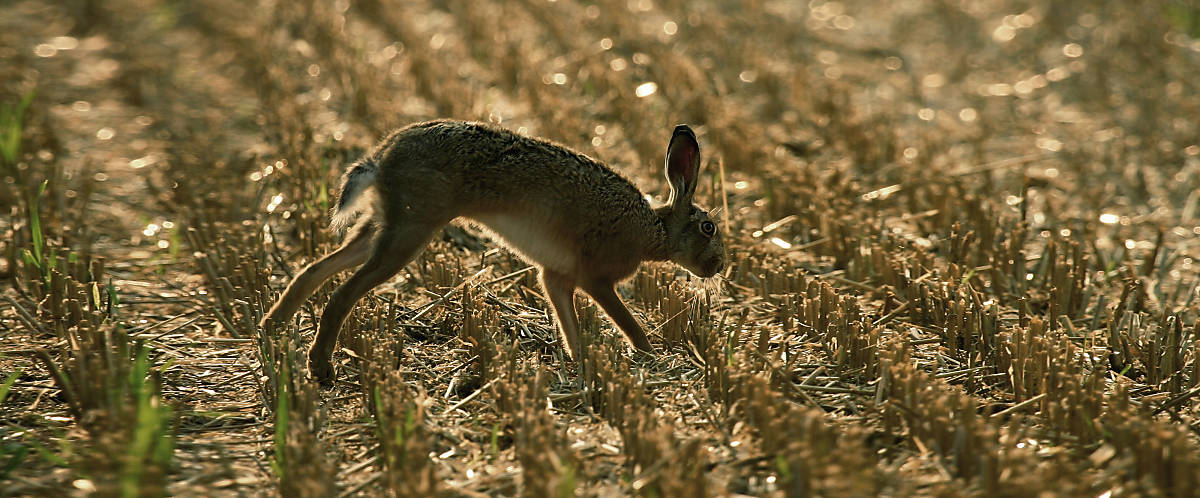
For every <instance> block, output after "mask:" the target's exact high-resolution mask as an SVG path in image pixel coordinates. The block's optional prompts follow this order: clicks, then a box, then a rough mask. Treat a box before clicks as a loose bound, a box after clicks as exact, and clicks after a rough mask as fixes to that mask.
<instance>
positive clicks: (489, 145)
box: [263, 121, 725, 381]
mask: <svg viewBox="0 0 1200 498" xmlns="http://www.w3.org/2000/svg"><path fill="white" fill-rule="evenodd" d="M699 169H700V145H699V144H698V143H697V142H696V135H695V133H693V132H692V130H691V128H689V127H687V126H685V125H680V126H678V127H676V128H675V132H674V134H673V135H672V136H671V142H670V145H668V146H667V158H666V175H667V180H668V181H669V182H670V185H671V197H670V199H669V200H668V202H667V204H666V205H664V206H662V207H659V208H651V206H650V204H649V203H648V202H647V200H646V198H645V197H644V196H643V195H642V193H641V192H640V191H639V190H638V189H637V188H636V187H634V186H633V184H632V183H630V182H629V180H627V179H625V178H624V177H622V176H621V175H619V174H617V173H616V172H614V171H613V170H611V169H609V168H608V167H607V166H605V165H603V164H601V163H599V162H597V161H596V160H594V159H592V158H590V157H587V156H585V155H583V154H580V153H577V152H574V151H572V150H570V149H567V148H566V147H563V146H561V145H557V144H554V143H552V142H549V141H546V140H541V139H537V138H530V137H525V136H521V135H518V134H515V133H512V132H510V131H507V130H504V129H500V128H496V127H492V126H489V125H486V124H481V123H465V122H459V121H430V122H426V123H419V124H414V125H411V126H408V127H406V128H403V129H401V130H398V131H395V132H393V133H392V134H390V135H389V136H388V137H387V138H386V139H384V140H383V142H382V143H381V144H380V145H379V146H377V147H376V148H375V150H373V151H371V152H370V153H369V154H367V156H366V157H364V158H363V159H360V160H359V161H358V162H357V163H355V164H354V165H353V166H352V167H351V168H350V169H349V170H348V171H347V172H346V174H345V175H344V176H343V179H342V187H341V194H340V196H339V198H338V202H337V207H336V208H335V212H334V215H333V226H334V227H335V228H336V227H341V226H344V225H346V224H348V222H349V221H351V220H352V219H353V218H354V217H355V214H356V213H357V212H359V211H368V212H369V216H363V219H362V220H360V221H359V222H358V223H357V224H356V225H355V227H354V228H353V230H352V231H351V234H350V235H349V237H348V239H347V241H346V242H345V243H344V244H343V245H342V246H341V247H340V248H338V249H337V250H335V251H334V252H332V253H330V254H329V255H327V256H325V257H323V258H321V259H320V260H317V261H316V262H314V263H312V264H310V265H308V267H307V268H305V269H304V270H303V271H301V272H300V274H299V275H296V277H295V279H294V280H292V282H291V284H289V285H288V287H287V290H285V291H284V292H283V295H282V296H281V297H280V298H279V302H278V303H276V304H275V306H274V307H273V308H271V311H270V313H269V314H268V315H267V317H266V318H264V319H263V324H264V325H265V324H266V323H267V322H268V321H274V322H276V323H281V322H283V321H286V320H288V319H289V318H290V317H291V316H292V315H293V314H294V313H295V312H296V310H297V309H299V308H300V306H301V305H302V304H303V303H304V301H305V300H307V299H308V297H309V296H310V295H311V294H312V293H313V292H315V291H316V290H317V288H318V287H320V286H321V284H322V283H324V282H325V280H327V279H328V278H329V277H331V276H333V275H334V274H335V273H337V272H339V271H341V270H344V269H347V268H350V267H352V266H357V265H362V267H361V268H359V269H358V271H356V272H355V273H354V275H353V276H351V277H350V279H349V280H348V281H347V282H346V283H345V285H342V287H341V288H339V289H337V291H335V292H334V293H333V295H332V296H331V297H330V299H329V304H328V305H327V306H326V307H325V311H324V313H323V314H322V315H321V322H320V327H319V330H318V332H317V338H316V340H315V342H314V343H313V345H312V348H311V349H310V350H309V360H308V361H309V368H310V371H311V372H312V374H313V376H315V377H316V378H318V379H321V380H324V381H327V380H329V379H331V378H332V377H333V365H332V363H331V362H330V358H331V356H332V354H333V350H334V345H335V344H336V342H337V337H338V331H339V330H340V329H341V327H342V322H343V321H344V320H345V318H346V315H347V313H349V311H350V309H351V307H352V306H354V303H355V302H357V301H358V300H359V298H361V297H362V296H363V295H364V294H366V293H367V291H370V290H371V289H372V288H374V287H375V286H377V285H379V284H381V283H383V282H385V281H387V280H388V279H389V278H391V277H392V276H393V275H395V274H396V273H397V272H399V271H400V269H402V268H404V266H405V265H406V264H408V262H410V261H412V260H413V258H414V257H416V255H417V254H418V253H419V252H420V250H421V249H422V248H424V246H425V245H426V244H427V243H428V242H429V240H430V238H431V237H432V236H433V234H434V233H435V232H436V231H437V230H438V229H440V228H442V227H443V226H444V225H446V224H447V223H449V222H450V221H451V220H453V219H455V218H459V217H463V218H469V219H472V220H475V221H477V222H479V223H481V224H482V225H484V226H485V227H486V228H488V229H490V230H491V231H492V232H493V233H494V234H495V235H497V236H499V238H500V239H503V241H504V242H505V243H506V244H507V245H508V247H510V248H511V249H513V250H514V251H516V252H517V253H519V254H521V255H522V256H523V257H524V258H525V259H527V260H529V261H531V262H532V263H534V264H536V265H537V266H538V267H539V268H540V270H541V274H540V277H541V283H542V287H543V289H544V291H545V293H546V297H547V299H548V300H549V302H550V306H551V308H553V309H554V314H555V316H556V317H557V322H558V328H559V331H560V332H561V334H562V338H563V340H564V342H565V344H566V347H567V351H568V354H570V355H571V356H572V357H573V358H578V357H579V354H580V352H581V351H580V342H579V319H578V316H577V315H576V313H575V302H574V297H573V296H574V294H575V289H577V288H580V289H583V290H584V291H585V292H587V293H588V294H589V295H591V296H592V299H594V300H595V301H596V303H598V304H599V305H600V307H601V308H603V309H604V311H605V312H606V313H608V316H609V318H611V319H612V320H613V322H615V323H616V324H617V326H618V327H620V329H621V330H622V331H623V332H624V333H625V336H626V337H628V338H629V341H630V342H631V343H632V344H633V346H635V347H637V348H638V349H640V350H643V351H651V350H652V348H651V346H650V341H649V340H648V339H647V338H646V333H645V332H643V331H642V327H641V326H640V325H639V324H638V322H637V320H636V319H635V318H634V317H633V315H632V314H631V313H630V312H629V309H628V308H626V307H625V304H624V303H623V302H621V299H620V298H619V297H618V296H617V293H616V291H615V285H616V283H617V282H618V281H620V280H622V279H624V278H627V277H629V276H630V275H632V274H633V272H634V270H636V269H637V267H638V265H639V264H640V263H641V262H642V261H665V260H670V261H674V262H676V263H678V264H680V265H682V266H683V267H684V268H686V269H687V270H688V271H690V272H692V273H694V274H696V275H700V276H702V277H711V276H713V275H714V274H716V273H717V272H718V271H720V270H721V269H722V268H723V267H724V266H725V250H724V247H723V245H722V242H721V235H720V233H719V232H718V231H717V226H716V224H714V222H713V220H712V219H711V218H710V217H709V215H708V213H707V212H706V211H705V210H703V209H700V208H699V207H697V206H695V205H694V204H692V194H693V193H694V192H695V191H696V181H697V179H698V176H699Z"/></svg>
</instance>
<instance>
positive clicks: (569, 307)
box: [540, 268, 582, 361]
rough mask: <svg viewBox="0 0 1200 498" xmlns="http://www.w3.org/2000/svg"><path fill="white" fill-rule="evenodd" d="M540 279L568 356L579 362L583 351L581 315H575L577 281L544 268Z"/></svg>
mask: <svg viewBox="0 0 1200 498" xmlns="http://www.w3.org/2000/svg"><path fill="white" fill-rule="evenodd" d="M540 277H541V280H542V289H543V290H544V291H545V292H546V300H548V301H550V308H551V309H553V310H554V316H555V317H556V318H558V320H556V321H557V322H558V329H559V331H560V332H561V333H562V338H563V342H565V344H564V346H566V350H567V355H569V356H570V357H571V358H573V359H575V360H576V361H578V360H579V359H580V358H579V355H580V353H582V351H580V344H579V315H578V314H576V313H575V279H573V278H571V277H570V276H568V275H564V274H562V273H558V272H555V271H551V270H548V269H546V268H542V271H541V274H540Z"/></svg>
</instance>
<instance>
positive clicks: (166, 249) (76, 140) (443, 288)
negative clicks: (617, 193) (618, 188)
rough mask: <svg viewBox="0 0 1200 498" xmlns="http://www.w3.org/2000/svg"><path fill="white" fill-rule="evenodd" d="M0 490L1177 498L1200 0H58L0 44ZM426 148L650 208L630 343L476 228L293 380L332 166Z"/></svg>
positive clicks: (1192, 415)
mask: <svg viewBox="0 0 1200 498" xmlns="http://www.w3.org/2000/svg"><path fill="white" fill-rule="evenodd" d="M0 74H3V75H4V77H3V78H2V79H0V161H2V162H3V171H2V172H0V176H2V177H3V183H2V184H0V208H3V210H4V211H5V212H6V213H11V216H8V215H6V216H4V217H2V218H0V233H3V237H0V259H2V261H0V277H2V278H3V280H4V281H3V285H2V289H0V496H35V495H36V496H62V495H76V494H93V493H95V494H99V495H101V496H112V495H120V496H137V495H150V496H154V495H182V496H214V495H215V496H224V495H250V496H259V495H268V496H272V495H279V496H289V497H290V496H357V495H371V496H374V495H396V496H417V495H419V496H429V495H446V496H478V495H487V496H511V495H523V496H570V495H582V496H615V495H640V496H704V495H710V496H730V495H753V496H870V495H888V496H910V495H926V496H932V495H936V496H962V495H968V496H970V495H978V496H1035V495H1040V496H1180V497H1181V496H1198V495H1200V340H1198V338H1200V337H1198V336H1200V299H1197V297H1198V296H1200V289H1198V284H1200V242H1198V241H1200V119H1198V118H1200V88H1198V86H1200V79H1198V78H1197V76H1200V2H1197V1H1196V0H1155V1H1147V2H1110V1H1106V0H1081V1H1076V2H1049V1H1043V2H1035V1H1020V0H983V1H954V0H909V1H904V2H871V1H866V0H844V1H823V0H811V1H808V2H800V1H786V0H779V1H770V0H751V1H745V2H731V1H718V0H699V1H683V0H653V1H652V0H594V1H591V0H589V1H578V0H513V1H509V2H482V1H481V2H476V1H469V0H396V1H388V0H336V1H333V2H325V1H319V0H300V1H298V2H269V1H265V2H242V1H234V0H198V1H191V2H182V1H172V0H107V1H99V0H60V1H57V2H42V1H33V0H14V1H11V2H7V3H6V4H5V6H4V7H3V15H0ZM439 117H451V118H459V119H467V120H478V121H487V122H491V123H495V124H498V125H500V126H503V127H506V128H509V129H511V130H514V131H517V132H519V133H523V134H527V135H530V136H539V137H545V138H548V139H551V140H554V141H556V142H559V143H562V144H564V145H567V146H569V147H571V148H574V149H576V150H578V151H580V152H583V153H585V154H587V155H589V156H592V157H594V158H597V159H599V160H602V161H604V162H605V163H607V164H609V165H611V166H612V167H613V168H614V169H616V170H617V171H619V172H620V173H622V174H623V175H625V176H626V177H628V178H630V179H631V180H632V181H633V182H634V183H635V184H637V185H638V186H639V187H640V188H641V189H642V190H643V191H644V192H647V193H648V194H650V195H652V196H654V198H655V202H664V201H665V200H666V195H667V192H668V189H667V183H666V181H665V179H664V177H663V175H662V164H663V153H664V151H665V149H666V144H667V140H668V139H669V138H670V136H671V129H672V127H673V126H675V125H676V124H678V123H688V124H690V125H692V127H693V128H694V129H695V130H696V131H697V134H698V136H699V140H700V143H701V146H702V150H703V154H704V162H703V166H702V170H701V175H702V177H701V181H700V186H699V189H698V191H697V194H696V200H697V203H698V204H700V205H702V206H705V207H706V208H709V209H713V210H714V212H716V213H717V215H716V216H717V218H719V219H720V224H719V227H720V230H721V231H722V234H723V237H724V240H725V245H726V249H727V251H728V257H729V261H730V264H729V265H728V267H727V268H726V270H725V271H724V272H722V273H721V274H720V275H719V276H718V277H716V278H714V279H709V280H703V279H699V278H697V277H695V276H692V275H690V274H688V273H687V272H686V271H684V270H682V269H681V268H679V267H677V266H674V265H671V264H667V263H652V264H651V263H648V264H644V265H643V266H642V267H641V268H640V270H639V271H638V273H637V274H636V275H635V276H634V277H633V278H632V279H630V280H629V281H628V282H626V283H625V284H623V285H622V286H621V287H620V289H619V292H620V294H621V295H623V296H624V298H625V300H626V301H627V302H628V303H629V304H630V306H631V307H632V308H633V310H634V314H635V315H637V317H638V318H639V320H640V321H642V323H644V324H646V326H647V328H648V329H652V333H651V334H650V335H651V341H652V342H653V343H654V345H655V348H656V352H655V353H654V354H642V353H637V352H635V351H634V350H632V349H631V348H630V347H628V346H627V345H626V344H625V343H624V342H623V341H622V339H621V335H620V334H619V333H618V332H616V331H615V330H614V328H613V326H612V324H611V322H610V321H609V320H608V318H607V317H606V316H605V315H604V313H603V312H602V311H600V310H599V308H597V307H596V306H595V305H594V304H593V303H592V301H591V300H590V299H588V298H586V297H585V296H583V295H582V294H580V295H579V296H577V298H576V302H577V306H578V307H579V308H580V314H581V318H582V320H583V328H584V337H585V339H586V341H585V342H586V345H585V352H584V354H583V357H582V358H580V359H579V361H571V360H570V359H569V358H567V357H565V356H564V353H563V349H562V346H561V345H560V344H559V339H558V335H557V334H556V332H555V330H554V325H553V322H552V320H551V318H550V317H549V316H548V315H547V312H546V310H547V303H546V302H545V299H544V298H543V296H542V294H541V293H540V291H539V290H538V289H539V287H538V280H537V272H536V268H532V267H530V266H529V264H528V263H526V262H524V261H522V260H521V259H519V258H518V257H517V256H515V255H513V254H512V253H510V252H509V251H507V250H506V249H504V248H503V247H502V246H501V245H499V244H497V243H496V242H494V241H491V240H488V239H487V238H486V236H485V235H484V232H482V231H481V230H479V229H478V228H477V227H474V226H472V225H470V224H469V223H459V222H456V223H455V224H453V225H451V226H450V227H447V228H446V229H445V230H444V231H443V232H441V233H440V234H439V235H438V236H436V237H435V239H434V241H433V242H432V243H431V244H430V246H429V247H428V248H427V249H426V250H425V252H424V253H423V254H422V255H421V256H420V257H419V258H418V259H417V260H416V261H415V262H414V263H412V264H410V265H409V266H408V267H407V268H406V269H405V270H404V271H402V272H401V273H400V274H399V275H398V276H397V277H395V278H393V279H392V280H391V281H390V282H389V283H387V284H385V285H383V286H380V287H379V288H377V289H375V291H374V292H373V293H371V294H370V295H369V296H368V297H367V298H365V299H364V300H362V301H361V302H360V303H359V305H358V306H357V307H356V308H355V310H354V311H353V313H352V314H351V316H350V318H349V320H348V321H347V324H346V328H345V329H344V330H343V333H342V339H343V340H342V342H341V343H340V344H339V349H338V351H337V353H336V354H335V356H334V361H335V365H336V366H337V368H338V377H337V380H336V382H334V383H333V385H332V386H330V387H321V386H319V385H318V384H317V383H316V382H315V381H313V380H311V379H310V378H309V377H308V375H307V373H308V372H307V366H306V365H307V362H306V361H305V359H306V352H307V348H308V345H309V344H310V342H311V340H312V337H313V334H314V328H315V321H316V319H317V317H318V316H319V312H320V310H321V309H323V307H324V304H325V302H326V301H327V300H328V299H329V295H330V293H331V291H332V289H334V288H335V286H334V285H332V284H335V283H340V282H342V281H344V279H345V278H346V276H347V275H339V276H337V277H335V278H334V281H333V282H331V285H327V286H326V287H324V288H323V289H322V290H321V291H320V292H318V293H317V294H316V296H315V297H314V298H313V299H312V300H310V301H309V303H308V304H307V305H306V306H305V307H304V309H302V310H301V312H300V313H298V314H297V315H296V317H295V318H294V319H292V320H291V322H290V323H288V324H285V325H283V326H280V327H271V328H270V329H264V328H262V327H260V326H259V325H258V323H259V320H260V319H261V318H262V316H263V314H264V313H265V310H267V309H269V308H270V306H271V305H272V304H273V303H274V302H275V300H276V298H277V297H278V295H279V292H280V291H281V290H282V288H283V287H284V286H285V285H286V284H287V282H288V280H289V277H290V276H291V275H293V274H295V273H296V272H297V271H299V269H300V268H302V267H303V265H305V264H307V263H309V262H311V261H313V260H314V259H315V258H317V257H320V256H321V255H323V254H326V253H328V252H329V251H331V250H332V249H333V248H335V247H337V244H338V243H339V241H340V240H341V234H339V233H337V232H334V231H332V230H330V229H329V228H328V221H329V219H328V218H329V216H328V214H329V210H330V207H331V204H332V202H333V200H334V199H336V197H335V196H336V193H337V186H338V181H339V178H340V175H341V172H342V170H343V168H344V167H345V166H347V165H348V164H350V163H351V162H353V161H354V160H355V159H357V158H358V157H361V155H362V154H364V153H365V152H366V151H367V150H369V149H370V148H371V147H372V146H373V145H374V144H375V143H376V142H377V141H378V140H379V139H380V138H381V137H382V136H383V135H385V134H386V133H387V132H388V131H389V130H391V129H394V128H397V127H400V126H404V125H406V124H409V123H413V122H418V121H422V120H427V119H432V118H439Z"/></svg>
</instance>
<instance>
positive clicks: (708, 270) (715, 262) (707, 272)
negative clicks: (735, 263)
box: [700, 258, 725, 278]
mask: <svg viewBox="0 0 1200 498" xmlns="http://www.w3.org/2000/svg"><path fill="white" fill-rule="evenodd" d="M723 268H725V261H724V260H723V259H721V258H713V259H710V260H708V261H706V262H704V266H703V267H701V269H700V276H701V277H704V278H708V277H711V276H713V275H716V274H717V273H718V272H720V271H721V270H722V269H723Z"/></svg>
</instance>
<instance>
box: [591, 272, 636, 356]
mask: <svg viewBox="0 0 1200 498" xmlns="http://www.w3.org/2000/svg"><path fill="white" fill-rule="evenodd" d="M615 287H616V284H614V283H613V282H593V283H591V284H589V285H587V286H586V287H584V289H583V290H584V291H587V293H588V294H589V295H591V296H592V299H593V300H595V301H596V303H597V304H599V305H600V307H601V308H604V312H605V313H608V317H609V318H611V319H612V321H613V322H615V323H616V324H617V327H618V328H620V329H621V331H622V332H624V333H625V337H628V338H629V342H631V343H633V347H635V348H638V349H640V350H642V351H646V352H652V351H654V347H653V346H651V345H650V340H649V339H647V338H646V332H645V331H643V330H642V326H641V325H640V324H638V321H637V319H636V318H634V317H633V314H632V313H630V312H629V308H627V307H625V303H624V302H622V301H621V298H620V296H617V291H616V290H615Z"/></svg>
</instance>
